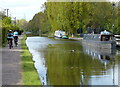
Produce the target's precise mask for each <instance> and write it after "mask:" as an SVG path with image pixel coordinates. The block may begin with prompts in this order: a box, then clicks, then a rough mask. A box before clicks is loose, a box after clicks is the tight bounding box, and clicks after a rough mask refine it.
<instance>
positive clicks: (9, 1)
mask: <svg viewBox="0 0 120 87" xmlns="http://www.w3.org/2000/svg"><path fill="white" fill-rule="evenodd" d="M45 1H46V0H0V11H1V10H3V9H9V16H11V17H16V18H17V19H26V20H27V21H29V20H31V19H32V18H33V16H34V15H35V14H36V13H38V12H40V11H41V6H42V4H44V2H45ZM112 1H118V0H112Z"/></svg>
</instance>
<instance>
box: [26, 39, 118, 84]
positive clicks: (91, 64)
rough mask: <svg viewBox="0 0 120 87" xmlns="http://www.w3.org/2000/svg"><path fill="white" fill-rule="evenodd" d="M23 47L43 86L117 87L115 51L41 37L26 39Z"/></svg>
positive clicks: (77, 42) (76, 42)
mask: <svg viewBox="0 0 120 87" xmlns="http://www.w3.org/2000/svg"><path fill="white" fill-rule="evenodd" d="M34 41H35V42H34ZM27 45H28V47H29V49H30V52H31V53H32V55H33V59H34V61H35V67H36V68H37V71H38V73H39V76H40V79H41V82H42V83H43V85H115V84H116V85H117V84H118V64H117V63H116V62H117V60H116V51H115V50H103V49H96V48H94V49H93V48H90V47H87V46H84V45H81V44H80V42H79V41H69V40H55V39H49V38H44V37H39V38H33V37H31V38H28V39H27Z"/></svg>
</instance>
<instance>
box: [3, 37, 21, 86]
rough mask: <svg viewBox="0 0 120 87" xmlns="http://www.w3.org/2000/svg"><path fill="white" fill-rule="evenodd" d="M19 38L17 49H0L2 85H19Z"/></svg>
mask: <svg viewBox="0 0 120 87" xmlns="http://www.w3.org/2000/svg"><path fill="white" fill-rule="evenodd" d="M21 39H22V36H19V43H18V47H13V48H12V49H9V48H8V46H6V47H5V48H3V49H2V85H20V84H21V83H22V82H21V81H22V80H21V75H22V74H21V72H22V64H21V57H20V54H21V48H20V40H21Z"/></svg>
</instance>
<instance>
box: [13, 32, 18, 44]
mask: <svg viewBox="0 0 120 87" xmlns="http://www.w3.org/2000/svg"><path fill="white" fill-rule="evenodd" d="M13 36H14V43H15V45H16V46H17V42H18V32H17V30H15V31H14V33H13Z"/></svg>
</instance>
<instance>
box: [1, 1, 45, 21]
mask: <svg viewBox="0 0 120 87" xmlns="http://www.w3.org/2000/svg"><path fill="white" fill-rule="evenodd" d="M45 1H46V0H0V11H3V10H4V9H9V10H8V14H9V16H11V17H12V18H14V17H16V19H26V20H27V21H29V20H31V19H32V18H33V16H34V15H35V14H36V13H38V12H40V11H41V7H42V4H44V2H45Z"/></svg>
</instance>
